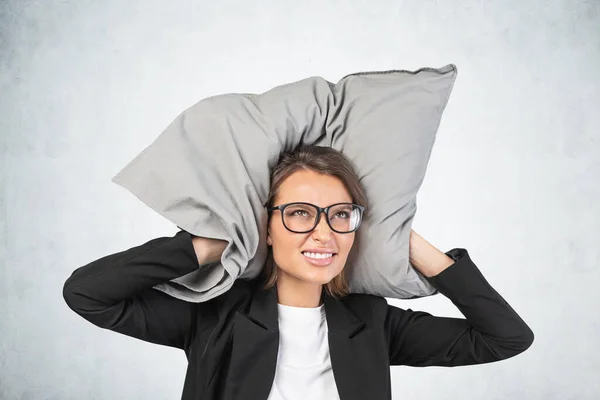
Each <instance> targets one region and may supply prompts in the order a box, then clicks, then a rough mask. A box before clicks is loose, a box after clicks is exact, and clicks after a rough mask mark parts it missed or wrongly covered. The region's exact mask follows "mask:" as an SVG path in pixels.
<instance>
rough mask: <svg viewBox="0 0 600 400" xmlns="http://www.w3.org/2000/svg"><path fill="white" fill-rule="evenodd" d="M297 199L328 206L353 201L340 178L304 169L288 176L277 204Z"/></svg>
mask: <svg viewBox="0 0 600 400" xmlns="http://www.w3.org/2000/svg"><path fill="white" fill-rule="evenodd" d="M296 201H301V202H306V203H312V204H314V205H317V206H320V207H327V206H329V205H331V204H334V203H342V202H351V201H352V197H351V196H350V193H348V190H347V189H346V187H345V186H344V183H343V182H342V181H341V180H340V179H339V178H337V177H335V176H331V175H323V174H318V173H316V172H313V171H305V170H303V171H297V172H295V173H293V174H292V175H290V176H289V177H288V178H286V179H285V180H284V181H283V183H282V184H281V186H280V187H279V190H278V193H277V198H276V203H277V204H283V203H291V202H296Z"/></svg>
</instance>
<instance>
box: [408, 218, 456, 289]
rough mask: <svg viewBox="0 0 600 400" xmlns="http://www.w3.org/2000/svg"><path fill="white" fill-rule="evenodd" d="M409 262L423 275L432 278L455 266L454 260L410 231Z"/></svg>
mask: <svg viewBox="0 0 600 400" xmlns="http://www.w3.org/2000/svg"><path fill="white" fill-rule="evenodd" d="M409 261H410V263H411V265H412V266H413V267H415V269H417V270H418V271H419V272H420V273H421V274H423V275H424V276H426V277H428V278H430V277H432V276H435V275H437V274H439V273H440V272H442V271H443V270H445V269H446V268H448V267H449V266H451V265H452V264H454V260H453V259H452V258H450V257H448V256H447V255H446V254H444V252H442V251H441V250H439V249H438V248H436V247H435V246H433V245H432V244H431V243H429V242H428V241H427V240H425V239H424V238H423V237H422V236H421V235H419V234H418V233H417V232H415V231H413V230H412V229H411V230H410V243H409Z"/></svg>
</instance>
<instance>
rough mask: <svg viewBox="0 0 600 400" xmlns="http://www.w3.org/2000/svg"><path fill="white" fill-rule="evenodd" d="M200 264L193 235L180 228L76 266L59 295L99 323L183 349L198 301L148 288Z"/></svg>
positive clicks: (191, 326)
mask: <svg viewBox="0 0 600 400" xmlns="http://www.w3.org/2000/svg"><path fill="white" fill-rule="evenodd" d="M199 267H200V266H199V263H198V258H197V257H196V253H195V251H194V247H193V244H192V235H191V234H190V233H189V232H186V231H184V230H181V231H179V232H177V233H176V234H175V235H174V236H173V237H160V238H155V239H152V240H150V241H148V242H146V243H144V244H142V245H139V246H136V247H132V248H130V249H128V250H125V251H121V252H118V253H115V254H111V255H107V256H105V257H102V258H100V259H98V260H96V261H93V262H91V263H89V264H87V265H84V266H82V267H80V268H78V269H76V270H75V271H74V272H73V273H72V274H71V276H70V277H69V278H68V279H67V280H66V282H65V284H64V287H63V297H64V299H65V301H66V303H67V305H68V306H69V307H70V308H71V309H72V310H73V311H75V312H76V313H77V314H79V315H80V316H82V317H83V318H85V319H86V320H88V321H89V322H91V323H93V324H94V325H97V326H99V327H101V328H105V329H110V330H112V331H115V332H119V333H122V334H124V335H128V336H131V337H135V338H138V339H141V340H144V341H147V342H151V343H156V344H161V345H165V346H171V347H176V348H180V349H185V348H186V347H187V344H188V342H189V340H190V338H191V335H192V330H193V327H194V326H195V321H196V318H197V315H196V309H197V307H195V306H196V304H195V303H190V302H186V301H183V300H180V299H177V298H174V297H172V296H169V295H167V294H165V293H163V292H161V291H158V290H156V289H153V288H152V287H153V286H154V285H157V284H159V283H163V282H166V281H169V280H171V279H174V278H178V277H180V276H183V275H185V274H187V273H189V272H192V271H194V270H196V269H197V268H199Z"/></svg>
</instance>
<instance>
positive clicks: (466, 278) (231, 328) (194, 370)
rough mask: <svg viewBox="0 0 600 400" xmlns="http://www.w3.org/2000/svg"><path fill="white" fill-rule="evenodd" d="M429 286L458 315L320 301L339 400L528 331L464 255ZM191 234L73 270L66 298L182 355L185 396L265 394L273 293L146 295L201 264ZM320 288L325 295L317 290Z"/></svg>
mask: <svg viewBox="0 0 600 400" xmlns="http://www.w3.org/2000/svg"><path fill="white" fill-rule="evenodd" d="M446 254H448V255H449V256H451V257H452V258H453V259H454V260H455V263H454V264H452V265H451V266H450V267H448V268H447V269H446V270H444V271H443V272H441V273H440V274H438V275H437V276H435V277H433V278H430V281H431V282H432V284H433V285H434V286H435V287H436V288H437V289H438V290H439V291H440V293H442V294H444V295H445V296H447V297H448V298H449V299H450V300H451V301H452V302H453V303H454V304H455V305H456V306H457V307H458V308H459V310H460V311H461V312H462V313H463V315H464V316H465V317H466V319H460V318H444V317H435V316H432V315H430V314H428V313H425V312H417V311H412V310H410V309H407V310H404V309H401V308H398V307H394V306H391V305H388V304H387V301H386V300H385V298H383V297H378V296H372V295H364V294H352V295H349V296H347V297H345V298H343V299H341V300H335V299H334V298H332V297H329V296H328V295H326V294H323V300H324V304H325V313H326V318H327V324H328V327H329V333H328V340H329V349H330V356H331V364H332V368H333V374H334V379H335V383H336V386H337V389H338V392H339V395H340V398H341V400H353V399H356V400H359V399H360V400H364V399H370V400H379V399H390V398H391V383H390V368H389V367H390V366H391V365H411V366H418V367H424V366H430V365H437V366H457V365H469V364H479V363H487V362H492V361H497V360H502V359H506V358H509V357H512V356H514V355H516V354H519V353H521V352H522V351H524V350H526V349H527V348H528V347H529V346H530V345H531V343H532V342H533V333H532V331H531V330H530V329H529V327H528V326H527V325H526V324H525V322H523V320H522V319H521V318H520V317H519V316H518V315H517V314H516V313H515V311H514V310H513V309H512V308H511V307H510V306H509V305H508V303H507V302H506V301H505V300H504V299H503V298H502V297H501V296H500V295H499V294H498V293H497V292H496V291H495V290H494V289H493V288H492V287H491V286H490V285H489V284H488V282H487V281H486V280H485V278H484V277H483V276H482V275H481V273H480V271H479V269H478V268H477V267H476V266H475V264H473V262H472V261H471V259H470V258H469V255H468V253H467V251H466V250H465V249H453V250H450V251H449V252H448V253H446ZM201 267H202V266H200V265H199V264H198V259H197V257H196V254H195V251H194V247H193V245H192V236H191V235H190V233H188V232H186V231H184V230H181V231H179V232H178V233H176V234H175V235H174V236H173V237H160V238H155V239H152V240H150V241H148V242H147V243H145V244H142V245H140V246H137V247H132V248H130V249H128V250H125V251H122V252H119V253H115V254H111V255H108V256H105V257H102V258H100V259H98V260H96V261H93V262H91V263H89V264H87V265H85V266H83V267H80V268H78V269H77V270H75V271H74V272H73V274H72V275H71V276H70V277H69V278H68V279H67V281H66V282H65V284H64V288H63V296H64V299H65V301H66V302H67V304H68V305H69V307H70V308H71V309H72V310H73V311H75V312H76V313H77V314H79V315H81V316H82V317H83V318H85V319H87V320H88V321H90V322H92V323H93V324H95V325H97V326H99V327H102V328H106V329H110V330H113V331H115V332H119V333H122V334H125V335H129V336H132V337H135V338H138V339H141V340H145V341H148V342H152V343H157V344H161V345H166V346H172V347H176V348H179V349H183V350H184V351H185V353H186V356H187V360H188V368H187V374H186V378H185V384H184V388H183V395H182V399H183V400H196V399H203V400H208V399H210V400H213V399H214V400H216V399H228V400H230V399H244V400H247V399H251V400H260V399H267V397H268V394H269V391H270V389H271V385H272V383H273V378H274V376H275V367H276V361H277V352H278V345H279V333H278V319H277V316H278V311H277V291H276V288H275V287H274V288H272V289H271V290H262V289H261V288H260V286H259V285H258V284H257V280H236V281H235V283H234V285H233V287H232V288H231V289H230V290H229V291H227V292H226V293H224V294H222V295H220V296H218V297H216V298H214V299H211V300H209V301H207V302H204V303H190V302H186V301H182V300H179V299H176V298H174V297H171V296H169V295H167V294H165V293H163V292H161V291H158V290H156V289H152V287H153V286H154V285H156V284H158V283H161V282H166V281H169V280H171V279H174V278H177V277H180V276H182V275H185V274H187V273H189V272H192V271H194V270H196V269H197V268H201ZM324 292H325V291H324Z"/></svg>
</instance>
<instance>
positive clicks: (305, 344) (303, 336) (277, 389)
mask: <svg viewBox="0 0 600 400" xmlns="http://www.w3.org/2000/svg"><path fill="white" fill-rule="evenodd" d="M277 308H278V310H279V353H278V355H277V367H276V370H275V379H274V380H273V386H272V387H271V393H270V394H269V397H268V400H300V399H302V400H304V399H311V400H321V399H327V400H336V399H339V398H340V397H339V395H338V391H337V387H336V385H335V381H334V378H333V370H332V369H331V360H330V358H329V342H328V340H327V319H326V318H325V306H324V305H321V306H319V307H314V308H306V307H292V306H285V305H283V304H277Z"/></svg>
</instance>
